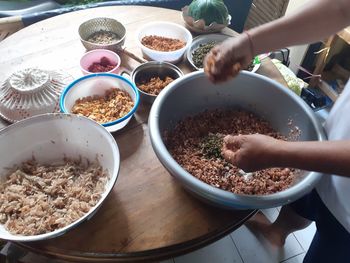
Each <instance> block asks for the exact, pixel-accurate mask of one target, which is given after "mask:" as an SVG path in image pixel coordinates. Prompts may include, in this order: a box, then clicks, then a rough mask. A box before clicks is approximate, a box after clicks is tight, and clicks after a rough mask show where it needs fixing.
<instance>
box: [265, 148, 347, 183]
mask: <svg viewBox="0 0 350 263" xmlns="http://www.w3.org/2000/svg"><path fill="white" fill-rule="evenodd" d="M274 153H275V158H274V159H273V162H274V163H273V164H271V166H278V167H291V168H298V169H303V170H308V171H316V172H322V173H328V174H337V175H342V176H347V177H350V141H326V142H317V141H316V142H314V141H310V142H281V143H279V144H278V145H276V148H275V149H274Z"/></svg>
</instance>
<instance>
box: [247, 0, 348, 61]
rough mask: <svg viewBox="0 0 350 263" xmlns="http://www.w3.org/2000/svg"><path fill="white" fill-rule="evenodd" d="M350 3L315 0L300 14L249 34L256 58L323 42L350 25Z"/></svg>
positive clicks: (289, 16) (254, 29)
mask: <svg viewBox="0 0 350 263" xmlns="http://www.w3.org/2000/svg"><path fill="white" fill-rule="evenodd" d="M349 10H350V1H349V0H313V1H309V3H308V4H306V5H305V6H303V7H302V8H301V9H299V10H298V11H297V12H295V13H293V14H291V15H288V16H285V17H282V18H280V19H278V20H275V21H273V22H270V23H267V24H265V25H262V26H259V27H256V28H253V29H251V30H249V35H250V36H251V39H252V42H253V47H254V53H255V54H254V55H257V54H262V53H265V52H269V51H273V50H276V49H279V48H284V47H287V46H293V45H299V44H306V43H312V42H316V41H319V40H322V39H323V38H325V37H328V36H330V35H332V34H334V33H336V32H338V31H340V30H341V29H343V28H345V27H346V26H348V25H349V24H350V12H349Z"/></svg>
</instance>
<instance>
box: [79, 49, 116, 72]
mask: <svg viewBox="0 0 350 263" xmlns="http://www.w3.org/2000/svg"><path fill="white" fill-rule="evenodd" d="M103 57H105V58H107V59H108V60H109V61H110V62H111V63H112V64H113V65H115V67H114V68H113V69H111V70H109V71H106V72H105V73H114V74H118V72H119V67H120V63H121V60H120V57H119V56H118V54H117V53H115V52H113V51H110V50H107V49H94V50H91V51H88V52H86V53H85V54H84V55H83V56H82V57H81V59H80V69H81V71H82V72H83V74H84V75H89V74H94V73H96V72H91V71H89V67H90V66H91V65H92V64H93V63H100V61H101V59H102V58H103Z"/></svg>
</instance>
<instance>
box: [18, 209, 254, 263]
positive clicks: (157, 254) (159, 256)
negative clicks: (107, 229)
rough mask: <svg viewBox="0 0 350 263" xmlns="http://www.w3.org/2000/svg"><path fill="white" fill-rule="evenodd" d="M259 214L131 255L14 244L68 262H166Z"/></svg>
mask: <svg viewBox="0 0 350 263" xmlns="http://www.w3.org/2000/svg"><path fill="white" fill-rule="evenodd" d="M257 212H258V210H257V209H255V210H251V212H250V213H249V214H248V215H247V216H246V217H245V218H244V219H242V220H241V221H240V222H239V223H238V224H235V225H229V226H228V227H226V228H224V229H219V230H216V231H215V232H214V233H213V232H211V233H210V234H207V235H204V236H202V237H199V238H196V239H192V240H189V241H186V242H184V243H181V244H175V245H171V246H167V247H163V248H156V249H150V250H145V251H140V252H131V253H115V254H97V253H82V254H76V255H68V254H66V253H65V251H57V252H54V251H42V250H39V249H35V248H33V247H31V246H27V245H26V244H25V243H20V242H14V244H15V245H16V246H18V247H20V248H24V249H26V250H28V251H30V252H33V253H36V254H39V255H42V256H47V257H50V258H56V259H61V260H67V261H71V262H136V261H142V262H145V261H152V262H153V261H158V260H166V259H169V258H172V257H177V256H181V255H184V254H187V253H189V252H192V251H195V250H197V249H200V248H203V247H205V246H207V245H209V244H212V243H214V242H215V241H218V240H219V239H221V238H223V237H225V236H227V235H228V234H230V233H231V232H233V231H234V230H236V229H238V228H239V227H241V226H242V225H243V224H244V223H245V222H246V221H247V220H248V219H249V218H251V217H252V216H254V215H255V214H256V213H257Z"/></svg>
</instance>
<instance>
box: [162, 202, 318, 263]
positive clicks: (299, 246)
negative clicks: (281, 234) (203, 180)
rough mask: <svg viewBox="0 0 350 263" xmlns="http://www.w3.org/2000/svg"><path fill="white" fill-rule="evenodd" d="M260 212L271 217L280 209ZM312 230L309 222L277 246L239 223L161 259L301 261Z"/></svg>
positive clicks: (175, 262)
mask: <svg viewBox="0 0 350 263" xmlns="http://www.w3.org/2000/svg"><path fill="white" fill-rule="evenodd" d="M263 213H264V214H265V215H266V216H267V218H268V219H269V220H270V221H273V220H275V219H276V217H277V215H278V213H279V210H278V208H271V209H265V210H263ZM314 233H315V225H314V224H311V225H310V226H309V227H308V228H306V229H304V230H301V231H297V232H295V233H294V234H291V235H290V236H289V237H288V238H287V240H286V244H285V246H284V247H283V248H281V249H277V248H275V247H272V246H271V245H270V244H269V243H267V242H266V241H265V240H264V239H263V238H261V237H256V236H255V235H254V234H252V233H251V232H250V231H249V230H248V229H247V228H246V227H245V226H242V227H240V228H239V229H237V230H236V231H234V232H233V233H232V234H230V235H228V236H226V237H224V238H223V239H221V240H219V241H217V242H215V243H213V244H211V245H209V246H207V247H204V248H202V249H199V250H197V251H194V252H192V253H189V254H186V255H183V256H180V257H177V258H173V259H170V260H167V261H163V262H162V263H228V262H230V263H257V262H259V263H265V262H266V263H279V262H283V263H302V262H303V258H304V256H305V252H306V251H307V249H308V248H309V246H310V243H311V240H312V237H313V235H314Z"/></svg>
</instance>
